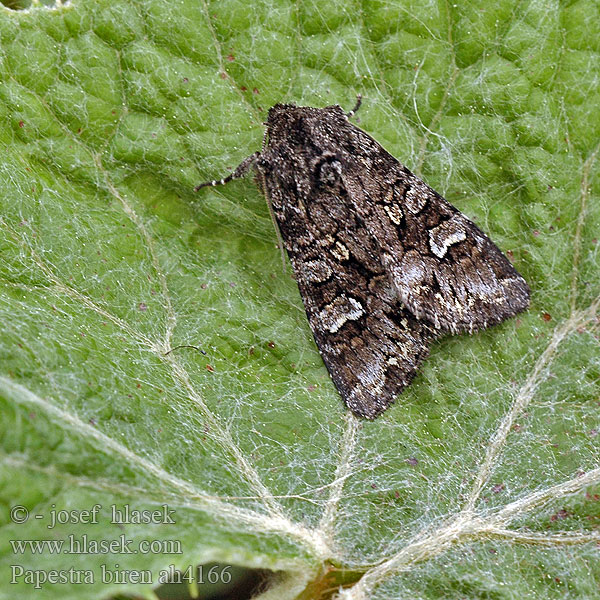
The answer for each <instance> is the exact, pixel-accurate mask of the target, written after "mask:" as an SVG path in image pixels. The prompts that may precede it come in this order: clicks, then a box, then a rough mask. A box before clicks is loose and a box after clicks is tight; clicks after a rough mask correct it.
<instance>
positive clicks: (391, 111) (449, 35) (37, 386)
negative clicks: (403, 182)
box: [0, 0, 600, 600]
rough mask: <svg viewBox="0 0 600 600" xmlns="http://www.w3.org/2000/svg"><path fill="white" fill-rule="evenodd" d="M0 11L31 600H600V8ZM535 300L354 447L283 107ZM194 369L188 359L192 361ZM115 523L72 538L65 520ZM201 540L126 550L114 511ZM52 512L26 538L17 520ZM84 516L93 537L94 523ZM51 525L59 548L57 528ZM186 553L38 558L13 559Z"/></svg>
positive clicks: (453, 356)
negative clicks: (318, 127) (63, 514)
mask: <svg viewBox="0 0 600 600" xmlns="http://www.w3.org/2000/svg"><path fill="white" fill-rule="evenodd" d="M11 6H12V9H11V10H9V9H7V8H2V9H1V10H0V40H1V41H0V77H1V78H2V82H1V84H0V113H1V118H2V127H1V128H0V136H1V147H2V151H1V152H0V173H1V179H0V180H1V182H2V186H1V188H0V200H1V202H2V209H1V211H0V232H1V233H0V252H1V254H0V256H1V260H0V288H1V292H0V327H1V334H0V368H1V373H0V407H1V408H0V410H1V418H0V439H1V463H0V464H1V467H0V481H1V484H0V498H1V503H2V513H1V515H2V522H1V538H2V544H1V546H0V577H1V580H2V585H1V586H0V598H2V599H4V598H7V599H8V598H15V597H29V596H30V595H31V594H33V593H34V592H33V591H32V586H31V585H30V584H27V583H25V582H24V581H23V580H22V579H21V580H19V582H18V583H16V584H14V585H8V583H7V582H8V581H9V580H10V576H11V565H21V566H23V568H24V569H36V570H40V571H49V570H51V569H54V570H68V569H70V568H74V569H91V570H92V571H93V573H94V574H95V583H89V584H81V585H77V584H75V583H61V584H54V585H48V584H47V585H44V586H43V587H42V589H41V590H36V591H35V597H36V598H38V599H46V598H48V599H50V598H57V597H60V598H61V599H62V600H70V599H77V600H81V599H88V598H89V599H94V598H106V597H107V596H110V595H111V594H112V595H114V594H117V593H129V594H133V593H136V594H138V595H140V596H143V597H148V598H150V597H153V596H152V593H153V592H152V590H153V589H155V588H156V583H154V584H153V585H145V584H141V583H130V584H127V585H118V584H115V583H113V584H110V583H103V582H102V581H101V575H100V574H101V568H102V565H107V566H108V568H114V565H115V563H118V564H119V568H120V569H131V570H136V569H137V570H140V569H148V570H150V571H151V572H152V574H153V575H154V577H155V578H156V577H157V575H158V572H159V570H160V569H164V568H166V567H167V566H168V565H170V564H175V566H177V567H181V568H185V567H186V566H188V565H195V564H199V563H207V562H210V561H220V562H223V563H232V564H236V565H246V566H250V567H260V568H266V569H272V570H274V571H277V572H279V574H278V576H277V578H275V579H274V581H273V587H272V588H271V590H270V591H267V592H265V593H264V594H263V598H264V599H266V598H278V599H279V600H283V599H288V598H289V599H291V598H296V597H300V598H305V599H306V598H325V597H331V595H332V594H336V595H338V596H339V597H343V598H345V599H354V600H358V599H360V598H365V599H366V598H374V599H390V598H392V599H396V598H398V599H399V598H425V599H438V598H457V597H469V598H491V597H493V598H496V599H499V600H501V599H505V598H506V599H508V598H517V597H543V598H550V599H552V598H564V597H569V598H584V597H592V596H593V595H594V594H595V593H597V589H598V581H599V579H600V566H599V565H600V560H599V558H600V557H599V543H600V516H599V515H600V464H599V460H598V456H599V455H600V451H599V450H600V401H599V398H600V385H599V377H600V345H599V344H598V334H599V322H598V313H599V303H600V299H599V298H600V272H599V269H598V264H599V263H600V256H599V250H598V248H599V245H598V243H597V236H598V231H600V202H599V201H598V195H599V192H600V177H599V175H598V173H599V170H598V161H599V156H598V154H599V147H598V140H599V139H600V115H599V109H598V107H599V106H600V87H599V86H600V62H599V61H600V14H599V6H598V3H597V2H594V1H593V0H580V1H575V2H565V3H558V2H539V1H536V0H527V1H525V2H517V1H516V0H499V1H498V2H495V3H493V4H490V3H487V2H469V3H458V4H451V3H446V2H442V1H439V2H436V1H433V2H428V3H422V2H416V1H411V0H406V1H402V2H400V1H393V2H392V1H384V0H379V1H377V0H366V1H364V2H349V3H348V2H344V3H342V2H334V1H328V0H319V1H318V2H317V1H316V0H303V1H302V2H287V1H283V0H266V1H264V2H262V1H258V2H255V3H253V4H252V8H251V9H249V7H248V3H246V2H240V1H238V0H221V1H219V2H216V1H215V2H212V1H211V2H208V1H206V0H193V1H192V0H186V1H183V2H164V1H162V0H148V1H147V2H126V1H121V0H116V1H114V2H110V3H109V2H80V1H75V2H73V3H72V4H70V5H68V6H58V7H48V6H43V5H36V6H33V7H31V8H29V9H28V10H17V9H18V8H21V7H20V6H18V3H13V4H12V5H11ZM357 93H361V94H363V96H364V102H363V107H362V108H361V111H360V112H359V114H358V115H357V117H358V124H359V126H360V127H362V128H363V129H364V130H365V131H366V132H367V133H369V134H370V135H372V136H373V137H374V138H375V139H376V140H377V141H378V142H380V143H381V144H382V145H383V146H384V147H385V148H386V149H387V150H388V151H390V152H391V153H392V154H393V155H394V156H395V157H396V158H398V159H399V160H400V161H401V162H402V163H403V164H406V165H407V166H408V167H409V168H410V169H411V170H412V171H414V172H415V173H416V174H418V175H419V176H420V177H422V178H423V179H424V180H425V181H426V182H427V183H428V184H430V185H431V186H432V187H433V188H434V189H436V190H437V191H438V192H440V193H441V194H442V195H444V196H445V197H446V198H447V199H448V200H449V201H450V202H451V203H452V204H454V205H455V206H456V207H457V208H459V209H460V210H461V211H462V212H464V213H465V214H466V215H467V216H469V217H470V218H472V219H474V220H475V222H476V223H477V224H478V225H479V226H480V227H481V228H482V229H483V230H484V231H485V232H486V233H487V234H488V235H489V236H490V237H491V239H492V240H493V241H494V242H495V243H496V244H497V245H498V246H499V247H500V248H501V249H502V250H503V251H504V252H505V253H507V255H508V256H509V257H511V260H513V262H514V264H515V267H516V268H517V269H518V271H519V272H520V273H522V274H523V276H524V277H525V278H526V280H527V281H528V283H529V284H530V287H531V289H532V306H531V308H530V310H529V311H528V312H527V313H524V314H522V315H520V316H519V317H518V318H517V319H513V320H511V321H509V322H506V323H503V324H502V325H500V326H497V327H494V328H492V329H490V330H487V331H484V332H481V333H478V334H476V335H473V336H468V335H462V336H456V337H447V338H444V339H442V340H440V341H439V342H437V343H436V344H434V345H433V347H432V353H431V356H430V358H429V359H428V360H427V361H426V363H425V365H424V366H423V367H422V369H421V372H420V374H419V376H418V377H417V378H416V380H415V381H414V383H413V384H412V385H411V386H410V387H409V388H408V389H407V390H406V391H405V392H404V393H403V394H402V395H401V396H400V397H399V398H398V399H397V401H396V404H395V405H394V406H393V407H392V408H390V409H389V410H388V411H387V412H386V413H385V414H384V415H383V416H381V417H380V418H378V419H377V420H376V421H374V422H363V421H359V420H358V419H356V418H355V417H353V416H352V415H351V414H350V413H349V412H348V411H347V409H346V408H345V407H344V405H343V403H342V401H341V399H340V397H339V395H338V393H337V392H336V390H335V388H334V386H333V384H332V383H331V381H330V379H329V377H328V374H327V371H326V369H325V367H324V366H323V363H322V361H321V358H320V356H319V354H318V352H317V349H316V347H315V344H314V342H313V339H312V336H311V333H310V329H309V325H308V322H307V319H306V315H305V313H304V310H303V307H302V304H301V300H300V296H299V293H298V289H297V286H296V283H295V281H294V280H293V279H292V277H291V271H290V269H289V266H288V267H287V268H286V271H285V272H284V271H283V270H282V266H281V259H280V253H279V251H278V249H277V248H276V244H277V238H276V233H275V231H274V228H273V225H272V222H271V219H270V216H269V211H268V208H267V206H266V204H265V201H264V198H263V197H262V196H261V195H260V193H259V192H258V190H257V189H256V186H255V185H254V183H253V182H252V179H251V178H246V179H243V180H239V181H235V182H232V183H231V184H229V185H228V186H226V187H223V188H215V189H210V190H203V192H202V193H201V194H198V195H194V194H193V192H192V189H193V187H194V185H196V184H198V183H200V182H202V181H204V180H206V179H212V178H215V177H221V176H223V175H225V174H227V172H228V171H229V170H230V169H231V168H234V167H235V166H236V165H237V164H238V163H239V162H240V161H241V160H242V159H243V158H245V157H246V156H248V155H249V154H251V153H252V152H254V151H255V150H257V149H259V148H260V142H261V139H262V133H263V127H262V125H261V122H262V121H263V120H264V119H265V116H266V110H267V109H268V108H269V107H270V106H272V105H273V104H275V103H277V102H296V103H297V104H299V105H309V106H319V107H320V106H325V105H328V104H336V103H339V104H341V105H342V106H343V107H344V108H346V109H347V110H349V109H350V108H351V107H352V105H353V104H354V100H355V97H356V94H357ZM178 344H191V345H195V346H198V347H199V348H200V350H201V351H200V350H194V349H191V348H181V349H179V350H176V351H174V352H171V353H170V354H167V355H165V353H166V352H167V351H168V350H169V349H170V348H171V347H173V346H176V345H178ZM95 504H100V505H101V506H102V511H101V513H100V515H99V522H98V523H97V524H84V523H66V524H59V525H57V526H56V527H54V528H53V529H49V528H48V525H49V515H50V511H51V510H52V508H55V509H56V510H61V509H63V510H69V511H81V510H85V509H89V508H91V507H92V506H93V505H95ZM113 504H114V505H117V506H122V505H124V504H129V505H130V506H131V508H134V509H138V510H142V509H156V508H158V507H160V506H161V505H162V504H167V505H168V506H169V508H171V509H175V521H176V523H175V524H166V523H163V524H137V525H136V524H129V525H121V526H119V525H117V524H111V523H110V522H109V517H110V514H109V508H110V506H111V505H113ZM15 505H22V506H23V507H25V508H26V509H27V510H28V511H29V512H30V518H29V520H27V521H26V522H24V523H16V522H14V520H11V515H10V513H9V509H10V507H12V506H15ZM76 514H77V513H76ZM35 515H41V516H42V517H43V518H42V519H36V518H35ZM84 534H85V535H87V536H88V538H89V539H93V540H112V539H118V538H119V536H120V535H124V537H125V538H127V539H131V540H132V547H133V548H136V547H137V545H138V543H139V542H140V541H141V540H167V539H173V540H179V541H180V542H181V545H182V554H169V553H168V552H166V551H164V550H162V551H159V552H156V553H142V552H138V553H137V554H135V553H132V554H126V553H120V554H104V555H102V554H88V555H81V554H67V553H64V552H61V553H51V552H50V551H48V549H46V550H45V551H44V552H40V553H37V554H34V553H32V552H31V551H26V552H24V553H23V554H17V553H16V551H15V549H14V547H13V546H11V545H10V544H9V540H45V539H54V540H61V539H67V537H68V536H69V535H74V536H76V537H81V536H82V535H84Z"/></svg>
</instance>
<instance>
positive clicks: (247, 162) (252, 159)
mask: <svg viewBox="0 0 600 600" xmlns="http://www.w3.org/2000/svg"><path fill="white" fill-rule="evenodd" d="M259 156H260V152H255V153H254V154H252V155H250V156H249V157H248V158H245V159H244V160H243V161H242V162H241V163H240V164H239V165H238V166H237V168H236V169H235V171H234V172H233V173H230V174H229V175H227V177H224V178H223V179H213V180H212V181H205V182H204V183H201V184H199V185H197V186H196V187H195V188H194V191H195V192H197V191H198V190H199V189H201V188H203V187H207V186H213V187H214V186H215V185H225V184H226V183H229V182H230V181H231V180H232V179H239V178H240V177H243V176H244V175H245V174H246V173H247V172H248V171H249V170H250V169H251V168H252V167H253V166H254V165H255V164H256V161H257V160H258V157H259Z"/></svg>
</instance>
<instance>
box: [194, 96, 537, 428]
mask: <svg viewBox="0 0 600 600" xmlns="http://www.w3.org/2000/svg"><path fill="white" fill-rule="evenodd" d="M360 100H361V99H360V96H359V97H358V101H357V104H356V106H355V108H354V109H353V110H352V111H350V112H349V113H345V112H344V111H343V110H342V109H341V108H340V107H339V106H337V105H336V106H327V107H325V108H311V107H299V106H295V105H293V104H276V105H275V106H273V107H272V108H271V109H270V110H269V117H268V120H267V122H266V126H267V129H266V132H265V140H264V143H263V149H262V151H261V152H256V153H254V154H253V155H252V156H250V157H248V158H247V159H245V160H244V161H243V162H242V163H241V164H240V165H239V166H238V167H237V169H235V171H234V172H233V173H232V174H230V175H229V176H227V177H225V178H224V179H221V180H215V181H209V182H206V183H202V184H200V185H198V186H197V187H196V188H195V190H196V191H197V190H199V189H200V188H202V187H204V186H209V185H212V186H215V185H221V184H225V183H227V182H228V181H231V180H232V179H235V178H238V177H241V176H243V175H244V174H245V173H246V172H248V171H249V170H250V169H253V170H254V171H255V172H256V175H257V181H258V182H259V185H260V187H261V189H262V191H263V192H264V194H265V196H266V197H267V200H268V202H269V205H270V207H271V209H272V213H273V215H274V217H275V220H276V221H277V226H278V228H279V231H280V234H281V238H282V240H283V244H284V246H285V248H286V250H287V253H288V256H289V258H290V261H291V263H292V266H293V268H294V271H295V275H296V280H297V282H298V287H299V288H300V294H301V296H302V300H303V301H304V307H305V308H306V314H307V316H308V320H309V323H310V326H311V328H312V332H313V335H314V338H315V341H316V343H317V346H318V348H319V351H320V353H321V356H322V357H323V361H324V362H325V365H326V366H327V369H328V370H329V373H330V375H331V378H332V379H333V382H334V383H335V385H336V387H337V389H338V390H339V392H340V394H341V396H342V398H343V400H344V402H345V403H346V405H347V406H348V408H350V410H351V411H352V412H353V413H354V414H356V415H358V416H361V417H365V418H367V419H373V418H375V417H377V416H378V415H379V414H381V413H382V412H383V411H384V410H385V409H386V408H387V407H388V406H390V404H392V403H393V401H394V399H395V397H396V395H397V394H398V393H399V392H400V391H402V389H403V388H405V387H406V386H407V385H408V384H409V383H410V382H411V380H412V379H413V377H414V376H415V373H416V371H417V368H418V367H419V365H420V363H421V362H422V361H423V359H424V358H425V357H426V356H427V353H428V349H429V345H430V343H431V342H432V340H434V339H435V338H436V337H439V336H442V335H445V334H448V333H461V332H469V333H472V332H474V331H476V330H478V329H483V328H485V327H488V326H490V325H494V324H495V323H499V322H500V321H503V320H504V319H507V318H509V317H512V316H514V315H515V314H517V313H519V312H521V311H523V310H525V309H526V308H527V307H528V305H529V288H528V286H527V283H526V282H525V280H524V279H523V277H521V275H519V273H517V271H516V270H515V269H514V267H513V266H512V265H511V263H510V262H509V261H508V259H507V258H506V257H505V256H504V255H503V254H502V252H501V251H500V250H499V249H498V248H497V247H496V246H495V245H494V243H493V242H492V241H491V240H490V239H489V238H488V237H487V236H486V235H485V234H484V233H483V232H482V231H481V230H480V229H479V228H478V227H477V226H476V225H475V224H474V223H473V222H472V221H470V220H469V219H467V217H465V216H464V215H463V214H462V213H461V212H460V211H459V210H457V209H456V208H454V206H452V205H451V204H450V203H448V202H447V201H446V200H445V199H444V198H442V196H440V195H439V194H438V193H437V192H436V191H435V190H433V189H432V188H431V187H429V186H428V185H427V184H426V183H424V182H423V181H421V180H420V179H419V178H418V177H416V176H415V175H413V174H412V173H411V172H410V171H409V170H408V169H407V168H406V167H405V166H404V165H402V164H400V162H398V161H397V160H396V159H395V158H394V157H393V156H392V155H391V154H389V153H388V152H386V150H385V149H384V148H383V147H382V146H381V145H379V144H378V143H377V142H376V141H375V140H374V139H373V138H372V137H370V136H369V135H367V134H366V133H365V132H364V131H362V130H361V129H359V128H358V127H356V126H355V125H353V124H352V123H351V122H350V121H349V118H350V117H352V116H353V114H354V113H355V112H356V111H357V110H358V108H359V106H360Z"/></svg>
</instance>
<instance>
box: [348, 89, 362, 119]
mask: <svg viewBox="0 0 600 600" xmlns="http://www.w3.org/2000/svg"><path fill="white" fill-rule="evenodd" d="M361 103H362V96H361V95H360V94H358V96H356V105H355V106H354V108H353V109H352V110H351V111H350V112H347V113H346V117H348V118H349V119H350V118H352V117H353V116H354V115H355V114H356V112H357V111H358V109H359V108H360V105H361Z"/></svg>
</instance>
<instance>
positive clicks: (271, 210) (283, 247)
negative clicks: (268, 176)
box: [259, 173, 285, 273]
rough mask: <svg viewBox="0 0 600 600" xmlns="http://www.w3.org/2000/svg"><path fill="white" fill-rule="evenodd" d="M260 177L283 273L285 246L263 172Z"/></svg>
mask: <svg viewBox="0 0 600 600" xmlns="http://www.w3.org/2000/svg"><path fill="white" fill-rule="evenodd" d="M259 177H260V186H261V188H262V190H263V193H264V194H265V198H266V200H267V206H268V207H269V214H270V215H271V221H273V226H274V227H275V233H276V234H277V244H278V246H279V251H280V253H281V264H282V265H283V272H284V273H285V246H284V245H283V238H282V237H281V231H280V230H279V224H278V223H277V218H276V217H275V212H274V211H273V205H272V204H271V199H270V198H269V195H268V193H267V185H266V183H265V175H264V173H260V174H259Z"/></svg>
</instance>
